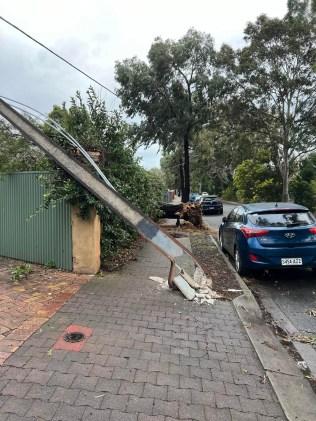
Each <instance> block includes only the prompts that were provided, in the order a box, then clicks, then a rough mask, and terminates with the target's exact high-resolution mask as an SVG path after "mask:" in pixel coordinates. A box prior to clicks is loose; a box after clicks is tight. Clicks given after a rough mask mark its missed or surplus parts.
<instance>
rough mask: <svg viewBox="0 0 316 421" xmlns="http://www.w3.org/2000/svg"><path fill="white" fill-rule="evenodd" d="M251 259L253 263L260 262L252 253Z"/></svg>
mask: <svg viewBox="0 0 316 421" xmlns="http://www.w3.org/2000/svg"><path fill="white" fill-rule="evenodd" d="M249 259H250V260H251V261H252V262H257V261H258V257H257V256H256V255H255V254H252V253H250V254H249Z"/></svg>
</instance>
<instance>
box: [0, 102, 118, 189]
mask: <svg viewBox="0 0 316 421" xmlns="http://www.w3.org/2000/svg"><path fill="white" fill-rule="evenodd" d="M0 98H3V99H5V100H7V101H10V102H13V103H14V104H18V105H20V106H22V107H25V108H27V109H29V110H32V111H33V113H32V112H30V111H27V110H25V109H24V108H21V107H18V106H17V105H13V104H12V106H13V108H15V109H17V110H19V111H22V112H24V113H26V114H28V115H30V116H31V117H34V118H36V119H38V120H40V121H42V122H43V123H45V124H47V125H48V126H49V127H51V128H52V129H54V130H56V131H57V132H58V133H59V134H61V135H62V136H63V137H64V138H65V139H66V140H67V141H68V142H69V143H70V144H71V145H72V146H73V147H75V148H77V149H78V150H79V151H80V153H81V154H82V155H83V156H84V158H86V160H87V161H88V162H89V163H90V165H92V167H93V168H94V169H95V170H96V172H97V173H98V174H99V176H100V177H101V179H102V180H103V181H104V182H105V184H106V185H108V186H109V187H111V188H112V189H113V190H116V189H115V188H114V186H113V185H112V183H111V182H110V180H109V179H108V178H107V177H106V176H105V175H104V173H103V172H102V170H101V169H100V167H99V166H98V165H97V164H96V162H95V161H94V160H93V159H92V158H91V156H90V155H89V154H88V152H87V151H86V150H85V149H84V148H83V147H82V146H81V144H80V143H79V142H78V141H77V140H76V139H75V138H74V137H73V136H72V135H71V134H70V133H68V132H67V131H66V130H65V129H64V128H63V127H62V126H61V125H60V124H59V123H57V121H55V120H54V119H52V118H51V117H49V116H48V115H46V114H44V113H42V112H41V111H38V110H37V109H35V108H33V107H31V106H29V105H27V104H24V103H23V102H20V101H16V100H14V99H12V98H8V97H6V96H4V95H0ZM34 113H36V114H34Z"/></svg>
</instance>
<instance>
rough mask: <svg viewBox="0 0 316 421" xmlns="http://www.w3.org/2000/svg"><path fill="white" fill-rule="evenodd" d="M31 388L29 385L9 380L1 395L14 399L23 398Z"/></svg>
mask: <svg viewBox="0 0 316 421" xmlns="http://www.w3.org/2000/svg"><path fill="white" fill-rule="evenodd" d="M31 387H32V384H31V383H19V382H17V381H16V380H11V381H10V382H9V383H8V384H7V385H6V387H5V388H3V389H2V391H1V394H2V395H10V396H15V397H16V398H24V396H25V395H26V394H27V392H28V391H29V390H30V388H31Z"/></svg>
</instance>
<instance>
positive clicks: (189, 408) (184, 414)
mask: <svg viewBox="0 0 316 421" xmlns="http://www.w3.org/2000/svg"><path fill="white" fill-rule="evenodd" d="M179 418H180V419H190V420H198V421H205V414H204V407H203V406H202V405H193V404H187V403H180V406H179Z"/></svg>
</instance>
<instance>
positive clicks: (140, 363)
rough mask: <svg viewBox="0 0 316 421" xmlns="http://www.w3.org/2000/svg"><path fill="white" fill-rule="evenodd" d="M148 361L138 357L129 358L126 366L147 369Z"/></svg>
mask: <svg viewBox="0 0 316 421" xmlns="http://www.w3.org/2000/svg"><path fill="white" fill-rule="evenodd" d="M148 363H149V361H146V360H141V359H138V358H129V360H128V362H127V368H137V369H139V370H147V368H148Z"/></svg>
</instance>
